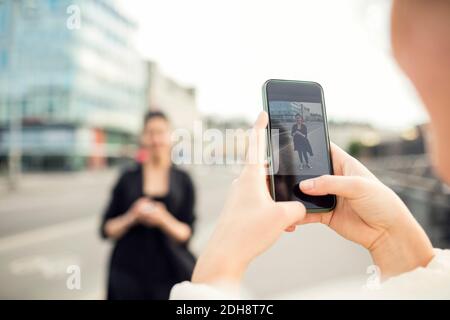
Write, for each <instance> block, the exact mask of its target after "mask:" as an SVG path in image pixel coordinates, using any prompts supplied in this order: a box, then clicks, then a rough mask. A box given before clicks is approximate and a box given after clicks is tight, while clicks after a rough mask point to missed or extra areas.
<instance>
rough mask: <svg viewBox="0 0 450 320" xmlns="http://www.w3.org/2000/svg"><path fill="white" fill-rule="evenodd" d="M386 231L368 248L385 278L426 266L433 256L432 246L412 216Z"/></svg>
mask: <svg viewBox="0 0 450 320" xmlns="http://www.w3.org/2000/svg"><path fill="white" fill-rule="evenodd" d="M405 220H406V221H405V223H403V224H399V226H398V227H397V228H392V229H391V230H388V231H386V232H385V233H384V234H383V235H382V236H381V237H380V239H379V240H378V241H377V243H376V244H375V245H374V246H373V248H370V253H371V256H372V259H373V261H374V264H375V265H377V266H378V267H379V268H380V271H381V276H382V278H383V279H387V278H389V277H392V276H396V275H399V274H401V273H405V272H408V271H411V270H414V269H416V268H418V267H426V266H427V265H428V263H429V262H430V261H431V259H432V258H433V256H434V252H433V246H432V244H431V242H430V240H429V239H428V237H427V235H426V233H425V232H424V231H423V229H422V228H421V227H420V225H419V224H418V223H417V222H416V221H415V220H414V218H412V217H411V218H410V219H408V218H405Z"/></svg>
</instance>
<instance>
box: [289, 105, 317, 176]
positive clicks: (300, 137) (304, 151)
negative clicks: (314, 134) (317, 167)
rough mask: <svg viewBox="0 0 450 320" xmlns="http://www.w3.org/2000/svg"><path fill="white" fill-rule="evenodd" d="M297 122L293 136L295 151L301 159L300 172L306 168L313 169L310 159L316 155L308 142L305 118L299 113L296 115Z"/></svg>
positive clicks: (293, 129) (292, 131) (292, 132)
mask: <svg viewBox="0 0 450 320" xmlns="http://www.w3.org/2000/svg"><path fill="white" fill-rule="evenodd" d="M295 121H296V123H295V124H294V125H293V126H292V130H291V135H292V138H293V140H294V150H295V151H297V153H298V157H299V159H300V170H302V169H304V168H305V166H306V167H307V168H310V169H311V168H312V167H311V164H310V162H309V157H310V156H313V155H314V154H313V151H312V148H311V144H310V143H309V140H308V128H307V127H306V125H305V121H304V119H303V117H302V116H301V115H300V114H298V113H297V114H296V115H295ZM308 155H309V156H308Z"/></svg>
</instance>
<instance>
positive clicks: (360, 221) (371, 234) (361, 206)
mask: <svg viewBox="0 0 450 320" xmlns="http://www.w3.org/2000/svg"><path fill="white" fill-rule="evenodd" d="M331 153H332V159H333V169H334V174H335V175H334V176H330V175H326V176H321V177H318V178H314V179H311V180H305V181H302V182H301V184H300V188H301V190H302V191H303V192H304V193H307V194H310V195H326V194H335V195H337V196H338V197H337V205H336V208H335V210H333V211H332V212H329V213H323V214H317V213H311V214H307V215H306V217H305V219H304V220H303V221H302V222H301V224H305V223H312V222H320V223H323V224H325V225H328V226H329V227H330V228H332V229H333V230H335V231H336V232H337V233H338V234H340V235H341V236H343V237H344V238H346V239H348V240H351V241H354V242H356V243H358V244H360V245H362V246H364V247H365V248H367V249H368V250H369V251H370V253H371V255H372V258H373V260H374V263H375V264H376V265H378V267H380V269H381V272H382V275H383V277H389V276H392V275H396V274H399V273H403V272H406V271H410V270H412V269H414V268H416V267H419V266H425V265H427V264H428V262H429V261H430V260H431V259H432V257H433V250H432V245H431V243H430V241H429V239H428V237H427V236H426V234H425V232H424V231H423V230H422V228H421V227H420V226H419V224H418V223H417V222H416V220H415V219H414V218H413V216H412V215H411V213H410V212H409V210H408V208H407V207H406V206H405V204H404V203H403V202H402V200H401V199H400V198H399V197H398V196H397V195H396V194H395V193H394V192H393V191H392V190H391V189H389V188H388V187H387V186H385V185H384V184H383V183H381V182H380V181H379V180H378V179H377V178H376V177H375V176H374V175H373V174H372V173H371V172H370V171H369V170H368V169H366V167H364V166H363V165H362V164H361V163H360V162H359V161H358V160H356V159H355V158H353V157H351V156H350V155H348V154H347V153H345V152H344V151H343V150H342V149H340V148H339V147H337V146H336V145H334V144H332V145H331ZM292 229H293V228H292V227H291V228H289V230H290V231H292Z"/></svg>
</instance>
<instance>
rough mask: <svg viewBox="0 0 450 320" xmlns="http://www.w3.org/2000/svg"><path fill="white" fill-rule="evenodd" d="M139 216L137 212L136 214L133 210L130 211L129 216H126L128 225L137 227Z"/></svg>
mask: <svg viewBox="0 0 450 320" xmlns="http://www.w3.org/2000/svg"><path fill="white" fill-rule="evenodd" d="M137 216H138V215H137V214H136V212H134V211H132V210H130V211H128V212H127V214H126V215H125V219H126V220H125V221H126V223H127V224H128V225H129V226H133V225H135V224H136V223H137V220H138V218H137Z"/></svg>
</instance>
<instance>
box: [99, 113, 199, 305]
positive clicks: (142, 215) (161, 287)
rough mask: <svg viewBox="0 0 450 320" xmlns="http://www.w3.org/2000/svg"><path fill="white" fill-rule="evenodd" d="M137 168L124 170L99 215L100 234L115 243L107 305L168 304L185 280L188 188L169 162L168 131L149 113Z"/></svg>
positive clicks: (190, 212) (189, 260)
mask: <svg viewBox="0 0 450 320" xmlns="http://www.w3.org/2000/svg"><path fill="white" fill-rule="evenodd" d="M141 142H142V146H143V148H145V150H146V151H147V153H148V156H147V159H146V161H144V162H143V164H136V165H135V166H134V167H133V168H131V169H128V170H126V171H125V172H124V173H123V174H122V176H121V177H120V179H119V181H118V182H117V184H116V185H115V187H114V189H113V192H112V197H111V200H110V202H109V205H108V207H107V209H106V211H105V214H104V215H103V219H102V224H101V234H102V236H103V237H105V238H110V239H113V240H115V245H114V249H113V253H112V256H111V260H110V265H109V276H108V299H111V300H117V299H120V300H122V299H168V298H169V293H170V289H171V288H172V286H173V285H175V284H176V283H178V282H180V281H183V280H189V279H190V277H191V273H192V269H193V266H194V263H195V259H194V257H193V256H192V254H191V253H190V252H189V251H188V249H187V242H188V240H189V238H190V237H191V235H192V225H193V223H194V199H195V196H194V187H193V184H192V181H191V179H190V177H189V176H188V174H187V173H185V172H184V171H181V170H180V169H178V168H176V167H175V166H174V165H173V164H172V162H171V160H170V150H171V145H170V125H169V123H168V121H167V118H166V117H165V115H164V114H162V113H160V112H150V113H148V114H147V116H146V118H145V124H144V130H143V133H142V138H141Z"/></svg>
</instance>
